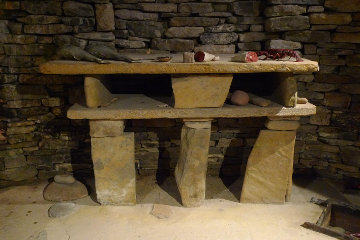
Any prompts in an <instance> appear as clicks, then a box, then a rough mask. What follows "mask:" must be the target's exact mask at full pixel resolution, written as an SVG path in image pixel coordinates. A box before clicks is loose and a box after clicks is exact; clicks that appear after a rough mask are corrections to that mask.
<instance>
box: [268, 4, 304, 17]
mask: <svg viewBox="0 0 360 240" xmlns="http://www.w3.org/2000/svg"><path fill="white" fill-rule="evenodd" d="M304 13H306V7H303V6H298V5H275V6H270V7H267V8H266V9H265V11H264V14H265V16H267V17H281V16H293V15H294V16H296V15H301V14H304Z"/></svg>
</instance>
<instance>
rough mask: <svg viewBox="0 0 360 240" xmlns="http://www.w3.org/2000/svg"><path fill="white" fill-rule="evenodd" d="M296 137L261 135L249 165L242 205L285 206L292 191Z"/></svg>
mask: <svg viewBox="0 0 360 240" xmlns="http://www.w3.org/2000/svg"><path fill="white" fill-rule="evenodd" d="M295 136H296V132H295V131H272V130H262V131H260V134H259V137H258V138H257V140H256V142H255V145H254V147H253V149H252V151H251V154H250V156H249V159H248V162H247V166H246V172H245V177H244V184H243V187H242V192H241V197H240V202H242V203H284V202H285V200H286V199H287V197H286V195H287V194H289V193H290V191H289V189H290V188H291V186H289V185H290V184H291V177H292V176H291V175H292V166H293V158H294V145H295Z"/></svg>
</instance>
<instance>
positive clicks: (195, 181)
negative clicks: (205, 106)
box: [175, 121, 211, 207]
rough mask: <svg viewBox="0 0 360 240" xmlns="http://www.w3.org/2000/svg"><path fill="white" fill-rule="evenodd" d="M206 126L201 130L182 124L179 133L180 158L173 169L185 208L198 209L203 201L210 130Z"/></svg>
mask: <svg viewBox="0 0 360 240" xmlns="http://www.w3.org/2000/svg"><path fill="white" fill-rule="evenodd" d="M209 122H210V121H209ZM191 124H194V122H191ZM200 124H204V122H201V123H200ZM206 125H209V124H205V127H206V128H203V129H201V128H191V127H188V126H187V125H186V124H184V126H183V128H182V131H181V144H180V156H179V160H178V162H177V165H176V168H175V179H176V183H177V186H178V189H179V192H180V195H181V200H182V204H183V205H184V206H185V207H198V206H200V205H201V204H202V201H203V200H204V199H205V185H206V184H205V183H206V171H207V162H208V153H209V143H210V132H211V128H208V127H207V126H206Z"/></svg>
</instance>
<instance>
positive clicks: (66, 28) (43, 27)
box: [24, 24, 73, 35]
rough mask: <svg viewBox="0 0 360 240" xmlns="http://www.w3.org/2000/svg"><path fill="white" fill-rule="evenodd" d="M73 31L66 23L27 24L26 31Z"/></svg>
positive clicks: (45, 32)
mask: <svg viewBox="0 0 360 240" xmlns="http://www.w3.org/2000/svg"><path fill="white" fill-rule="evenodd" d="M72 31H73V28H72V27H71V26H66V25H64V24H49V25H25V26H24V32H25V33H32V34H46V35H48V34H61V33H70V32H72Z"/></svg>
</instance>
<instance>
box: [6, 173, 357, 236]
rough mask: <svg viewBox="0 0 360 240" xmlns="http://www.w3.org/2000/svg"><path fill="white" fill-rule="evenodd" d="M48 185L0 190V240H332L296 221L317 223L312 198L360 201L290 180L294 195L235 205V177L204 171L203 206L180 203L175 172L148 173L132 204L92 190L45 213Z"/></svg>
mask: <svg viewBox="0 0 360 240" xmlns="http://www.w3.org/2000/svg"><path fill="white" fill-rule="evenodd" d="M156 182H159V183H161V184H160V186H159V185H157V184H156ZM46 184H47V183H46V182H43V183H39V184H36V185H31V186H20V187H11V188H7V189H2V190H0V239H1V240H70V239H71V240H84V239H86V240H92V239H94V240H110V239H111V240H113V239H116V240H120V239H121V240H127V239H131V240H133V239H134V240H135V239H145V240H153V239H154V240H155V239H156V240H163V239H164V240H165V239H166V240H187V239H191V240H193V239H194V240H202V239H204V240H212V239H214V240H215V239H216V240H219V239H224V240H232V239H236V240H240V239H241V240H257V239H258V240H264V239H266V240H282V239H283V240H289V239H291V240H295V239H299V240H300V239H301V240H307V239H316V240H323V239H333V238H331V237H328V236H326V235H323V234H319V233H316V232H313V231H310V230H307V229H304V228H302V227H301V226H300V225H301V224H302V223H304V222H306V221H309V222H316V220H317V218H318V217H319V215H320V213H321V211H322V208H321V207H319V206H317V205H315V204H312V203H309V200H310V198H311V197H317V198H321V199H327V198H332V199H336V200H340V201H345V202H349V201H350V202H352V203H355V204H359V203H360V197H359V195H354V194H342V193H341V192H340V191H339V190H338V189H340V187H339V186H337V185H336V184H333V183H330V182H328V181H324V180H304V179H302V180H295V182H294V187H293V195H292V200H291V202H288V203H286V204H284V205H273V204H266V205H265V204H240V203H239V202H238V201H239V196H240V189H241V183H240V182H239V181H225V184H224V182H223V181H222V180H221V179H220V178H217V177H208V179H207V193H206V201H205V202H204V204H203V206H201V207H199V208H183V207H181V204H180V203H179V195H178V192H177V189H176V184H175V182H174V179H173V178H167V179H165V180H159V179H158V180H156V179H155V177H150V176H149V177H143V178H140V179H138V181H137V192H138V193H137V201H138V204H137V205H136V206H99V204H97V203H96V202H95V201H94V200H93V199H94V198H95V197H94V193H92V194H91V195H90V196H89V197H86V198H83V199H80V200H77V201H75V203H76V205H77V208H76V211H74V213H72V214H71V215H68V216H66V217H60V218H49V217H48V209H49V208H50V207H51V206H52V205H53V204H54V203H52V202H48V201H45V200H44V199H43V197H42V191H43V189H44V187H45V186H46ZM88 185H90V186H91V185H92V182H91V181H88Z"/></svg>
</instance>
